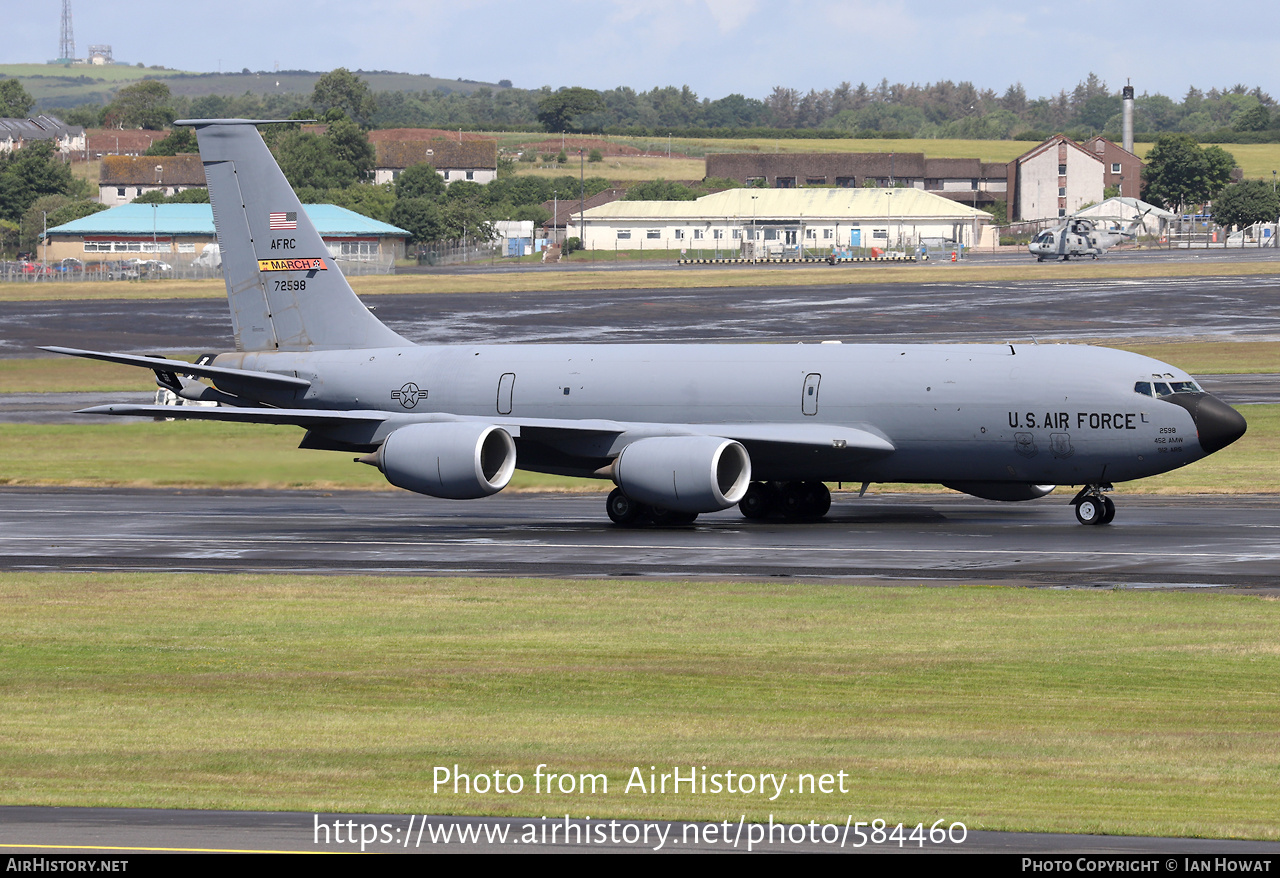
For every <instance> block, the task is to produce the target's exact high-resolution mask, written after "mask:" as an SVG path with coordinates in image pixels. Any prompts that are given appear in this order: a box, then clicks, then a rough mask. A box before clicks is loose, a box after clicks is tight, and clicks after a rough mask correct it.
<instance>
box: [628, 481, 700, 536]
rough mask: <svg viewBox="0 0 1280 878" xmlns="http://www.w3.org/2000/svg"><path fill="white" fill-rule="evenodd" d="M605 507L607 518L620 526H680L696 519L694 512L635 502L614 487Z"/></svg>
mask: <svg viewBox="0 0 1280 878" xmlns="http://www.w3.org/2000/svg"><path fill="white" fill-rule="evenodd" d="M605 508H606V509H607V510H608V511H609V519H610V520H611V521H612V522H613V523H614V524H617V525H621V526H622V527H641V526H643V525H646V524H652V525H656V526H658V527H682V526H685V525H690V524H693V523H694V522H695V521H697V519H698V513H696V512H676V511H675V510H672V509H662V508H660V507H657V506H649V505H647V504H645V503H637V502H636V501H635V500H632V499H631V498H630V497H628V496H627V495H626V494H624V493H622V489H621V488H614V489H613V490H612V491H610V492H609V499H608V500H606V501H605Z"/></svg>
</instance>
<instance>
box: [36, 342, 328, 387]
mask: <svg viewBox="0 0 1280 878" xmlns="http://www.w3.org/2000/svg"><path fill="white" fill-rule="evenodd" d="M40 350H42V351H49V352H50V353H53V354H67V355H68V356H72V357H85V358H87V359H90V360H102V361H104V362H107V363H120V364H121V365H124V366H141V367H142V368H144V369H151V370H152V371H154V372H157V373H159V372H172V373H174V374H176V375H199V376H200V377H202V378H211V379H213V381H214V382H217V380H218V379H219V378H222V379H224V380H225V381H227V382H231V383H234V384H237V385H238V386H240V387H255V388H260V389H263V390H274V391H288V392H290V393H300V392H302V391H304V390H306V389H307V388H308V387H310V386H311V382H310V381H307V380H306V379H305V378H295V377H294V376H292V375H277V374H276V373H274V372H251V371H248V370H245V369H228V368H226V367H224V366H198V365H196V364H195V363H187V362H184V361H183V360H166V359H164V358H163V357H142V356H137V355H135V354H109V353H103V352H101V351H82V350H78V349H77V348H61V347H54V346H46V347H41V348H40Z"/></svg>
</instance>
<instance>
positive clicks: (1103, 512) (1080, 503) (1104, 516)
mask: <svg viewBox="0 0 1280 878" xmlns="http://www.w3.org/2000/svg"><path fill="white" fill-rule="evenodd" d="M1110 490H1111V485H1109V484H1108V485H1085V486H1084V487H1083V488H1081V489H1080V493H1078V494H1076V496H1075V499H1073V500H1072V501H1071V503H1072V505H1074V506H1075V507H1076V521H1078V522H1080V523H1081V524H1110V523H1111V519H1113V518H1115V517H1116V504H1115V503H1113V502H1112V500H1111V498H1110V497H1108V496H1106V495H1105V494H1103V493H1102V492H1103V491H1110Z"/></svg>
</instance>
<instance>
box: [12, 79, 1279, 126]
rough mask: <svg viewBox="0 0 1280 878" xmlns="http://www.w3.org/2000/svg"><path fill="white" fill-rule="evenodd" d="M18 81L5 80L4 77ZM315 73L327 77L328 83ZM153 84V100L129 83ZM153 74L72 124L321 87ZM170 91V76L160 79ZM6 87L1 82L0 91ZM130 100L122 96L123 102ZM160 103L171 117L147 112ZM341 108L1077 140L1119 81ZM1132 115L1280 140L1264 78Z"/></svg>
mask: <svg viewBox="0 0 1280 878" xmlns="http://www.w3.org/2000/svg"><path fill="white" fill-rule="evenodd" d="M339 72H341V73H342V74H346V76H347V77H349V78H351V79H354V80H357V81H359V82H362V83H363V80H360V79H359V77H358V76H355V75H354V74H350V73H348V72H347V71H345V70H341V69H340V70H339V71H333V72H332V73H330V74H326V76H325V77H322V78H321V80H320V81H319V82H317V84H316V90H317V91H322V90H323V89H324V88H328V89H330V90H334V92H335V95H336V96H337V97H339V98H341V97H342V96H343V93H344V91H346V90H348V85H347V84H345V83H342V82H337V83H335V82H329V83H327V84H325V81H326V80H328V79H330V78H331V77H332V76H333V75H334V74H337V73H339ZM9 82H14V81H13V80H6V81H4V84H5V85H6V87H8V88H10V89H12V86H10V85H8V83H9ZM322 84H324V86H323V88H322ZM144 85H145V88H146V89H149V90H150V92H149V95H148V98H149V99H148V100H144V101H142V102H138V101H137V100H136V98H137V97H138V96H139V95H138V94H137V93H135V92H131V91H130V89H138V88H139V86H144ZM162 86H163V83H162V82H161V81H160V80H144V81H143V83H139V84H137V85H135V86H129V87H128V88H125V89H121V91H120V92H119V93H118V94H117V98H116V100H114V101H112V102H111V103H110V104H107V105H106V106H92V105H85V106H81V107H76V108H72V109H69V110H66V111H60V112H62V113H63V118H64V119H65V120H66V121H68V122H70V123H72V124H79V125H85V126H86V127H97V126H105V127H112V126H117V125H120V126H123V127H126V128H128V127H165V125H166V124H167V121H172V119H173V118H175V117H191V118H206V117H230V116H238V117H242V118H263V119H281V118H288V117H289V116H291V115H295V114H297V113H299V112H301V111H306V110H310V109H314V108H316V104H315V103H314V99H315V93H313V94H312V95H305V94H285V95H253V94H244V95H238V96H235V95H205V96H201V97H194V98H193V97H187V96H172V97H166V98H164V99H163V100H162V101H159V102H157V101H155V100H152V99H150V98H154V97H155V96H157V95H159V94H160V90H161V87H162ZM163 88H164V92H165V93H166V94H167V91H168V88H167V86H163ZM3 96H4V93H3V92H0V97H3ZM126 98H127V99H126ZM158 107H162V108H165V109H167V111H168V113H167V115H168V117H169V118H168V120H167V121H166V119H165V118H164V116H165V115H166V114H164V113H162V114H160V115H156V114H155V110H156V109H157V108H158ZM347 112H348V115H350V117H351V118H352V119H354V120H356V121H357V122H359V123H360V124H361V125H364V126H367V127H370V128H398V127H420V128H448V129H457V128H464V129H470V130H481V129H483V130H491V131H500V130H549V131H592V132H599V133H603V134H634V135H641V136H655V135H660V134H661V135H665V134H667V133H668V132H670V133H673V134H681V133H684V134H695V135H704V134H715V135H718V136H734V135H735V134H738V135H742V134H746V133H753V134H757V135H759V134H761V133H775V134H780V135H782V136H788V135H790V136H828V137H850V136H857V137H890V136H891V137H914V138H966V139H983V140H999V139H1019V140H1033V141H1038V140H1042V139H1044V138H1045V137H1048V136H1049V135H1052V134H1055V133H1058V132H1062V133H1066V134H1068V135H1070V136H1073V137H1076V138H1077V139H1085V138H1087V137H1090V136H1092V135H1094V134H1106V135H1108V136H1112V137H1113V139H1118V138H1119V132H1120V123H1121V96H1120V90H1119V89H1118V88H1117V89H1113V88H1112V87H1110V86H1109V85H1108V84H1107V83H1106V82H1105V81H1103V80H1102V79H1100V78H1099V77H1097V76H1096V75H1094V74H1092V73H1091V74H1089V76H1088V77H1087V78H1086V79H1085V80H1083V81H1081V82H1079V83H1077V85H1076V86H1075V87H1074V88H1073V89H1071V90H1067V89H1063V90H1061V91H1059V92H1058V94H1056V95H1053V96H1049V97H1038V98H1031V97H1029V96H1028V94H1027V92H1026V89H1025V88H1024V87H1023V86H1022V84H1021V83H1014V84H1013V85H1010V86H1008V87H1007V88H1006V89H1005V90H1004V91H1003V92H1001V93H998V92H996V91H994V90H992V89H982V88H979V87H977V86H975V85H974V84H973V83H972V82H967V81H965V82H958V83H956V82H952V81H950V80H943V81H941V82H934V83H925V84H923V85H921V84H918V83H890V82H889V81H888V80H887V79H882V80H881V81H880V82H879V83H878V84H875V85H868V84H867V83H859V84H858V85H856V86H855V85H852V84H851V83H849V82H842V83H840V84H839V85H837V86H835V87H833V88H828V89H822V90H817V89H810V90H809V91H808V92H803V91H801V90H799V89H794V88H789V87H786V86H777V87H775V88H774V89H773V90H772V92H770V94H768V95H767V96H765V97H764V98H762V99H757V98H751V97H746V96H744V95H741V94H731V95H727V96H725V97H722V98H716V99H711V98H705V97H699V96H698V94H697V93H696V92H694V91H693V90H692V89H691V88H690V87H689V86H687V85H686V86H666V87H662V88H653V89H650V90H648V91H636V90H635V89H632V88H629V87H627V86H620V87H618V88H614V89H609V90H606V91H597V90H593V89H585V88H581V87H570V88H562V89H558V90H552V89H551V88H549V87H546V86H544V87H542V88H540V89H519V88H497V89H494V88H487V87H485V88H479V89H475V90H474V91H470V92H465V93H464V92H462V91H451V90H449V89H448V88H446V87H441V88H437V89H435V90H434V91H423V92H379V93H372V92H369V91H368V87H367V85H366V86H365V97H364V101H363V106H361V107H352V108H348V110H347ZM1134 126H1135V130H1136V131H1137V132H1138V134H1139V135H1140V136H1139V139H1141V140H1154V139H1155V136H1156V135H1159V134H1162V133H1173V132H1178V133H1186V134H1191V135H1193V136H1195V137H1196V138H1197V139H1199V140H1201V141H1205V142H1251V141H1272V140H1280V112H1277V104H1276V101H1275V100H1274V99H1273V98H1272V97H1271V96H1270V95H1269V94H1267V93H1266V92H1264V91H1263V90H1262V89H1261V88H1258V87H1254V88H1249V87H1248V86H1246V85H1243V84H1237V85H1234V86H1230V87H1223V88H1210V89H1208V90H1207V91H1206V90H1202V89H1200V88H1196V87H1192V88H1189V89H1188V90H1187V92H1186V94H1185V95H1183V96H1182V98H1181V100H1175V99H1174V98H1171V97H1168V96H1166V95H1163V94H1160V93H1155V94H1149V93H1145V92H1144V93H1142V94H1141V95H1139V96H1138V97H1137V98H1136V99H1135V112H1134Z"/></svg>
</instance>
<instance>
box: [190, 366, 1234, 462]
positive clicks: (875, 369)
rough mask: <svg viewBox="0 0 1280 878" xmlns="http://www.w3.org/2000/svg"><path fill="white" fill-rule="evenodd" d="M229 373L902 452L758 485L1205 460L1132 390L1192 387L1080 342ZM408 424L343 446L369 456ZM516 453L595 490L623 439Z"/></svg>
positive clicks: (350, 397) (1192, 440) (337, 392)
mask: <svg viewBox="0 0 1280 878" xmlns="http://www.w3.org/2000/svg"><path fill="white" fill-rule="evenodd" d="M216 364H217V365H225V366H235V367H240V368H244V369H251V370H261V371H267V372H273V373H276V374H283V375H294V376H296V377H298V378H303V379H306V380H309V381H310V382H311V387H310V388H309V389H308V390H307V391H306V392H305V394H304V395H302V396H301V397H300V398H284V397H278V398H271V399H264V400H262V401H264V402H267V403H269V404H273V405H279V406H285V407H293V408H315V409H330V410H344V411H351V410H368V409H374V410H383V411H390V412H396V413H397V414H400V413H402V414H404V415H406V416H421V415H423V414H427V413H447V414H450V415H458V416H466V417H474V418H482V419H485V420H491V421H492V423H494V424H498V425H503V424H508V423H512V424H519V423H520V422H521V420H522V419H526V420H527V419H559V420H573V421H580V420H588V419H599V420H608V421H616V422H622V423H626V424H629V425H637V426H636V427H635V430H634V431H632V432H633V433H634V432H636V431H638V432H639V433H643V424H645V423H652V424H689V425H714V424H743V423H753V424H796V423H812V424H829V425H839V426H845V427H854V428H858V429H862V430H866V431H869V432H871V433H874V434H876V435H879V436H881V437H883V438H884V439H886V440H888V441H889V442H890V443H892V445H893V448H894V451H893V452H892V453H889V454H884V455H865V454H840V453H836V452H829V453H812V454H808V453H796V452H795V451H794V450H791V451H788V452H786V453H782V452H781V451H780V452H779V453H776V454H772V453H770V450H769V448H768V447H767V445H766V446H759V445H757V447H755V448H754V449H753V452H752V470H753V478H755V479H758V480H783V481H785V480H793V479H820V480H825V481H853V482H860V481H872V482H882V481H904V482H931V483H938V482H941V483H947V482H956V481H981V482H1016V483H1023V484H1061V485H1068V484H1076V485H1078V484H1098V483H1104V482H1112V481H1125V480H1129V479H1136V478H1142V477H1144V476H1150V475H1154V474H1157V473H1161V472H1165V471H1168V470H1171V469H1175V468H1177V467H1180V466H1184V465H1186V464H1188V463H1191V462H1192V461H1195V460H1198V459H1200V458H1201V457H1204V456H1205V455H1206V454H1207V453H1208V451H1206V450H1205V449H1203V448H1202V447H1201V445H1200V443H1199V442H1198V441H1197V429H1196V423H1195V421H1194V419H1193V417H1192V415H1191V413H1190V412H1189V410H1188V408H1187V407H1185V406H1184V405H1179V404H1174V403H1172V402H1170V401H1169V400H1168V399H1161V398H1157V397H1154V396H1150V395H1143V394H1140V393H1137V392H1135V383H1137V382H1151V381H1152V380H1153V376H1166V377H1163V378H1162V380H1174V381H1183V382H1190V381H1191V380H1192V379H1191V376H1189V375H1187V374H1186V373H1185V372H1183V371H1182V370H1180V369H1177V368H1175V367H1173V366H1170V365H1168V364H1166V363H1162V362H1160V361H1158V360H1154V359H1151V358H1149V357H1144V356H1140V355H1138V354H1133V353H1128V352H1125V351H1118V350H1112V349H1108V348H1097V347H1088V346H1080V345H841V344H830V343H828V344H796V345H769V344H760V345H468V346H424V347H397V348H378V349H367V350H334V351H311V352H271V353H235V354H223V355H221V356H219V357H218V358H217V360H216ZM1199 395H1200V396H1204V394H1199ZM402 423H403V421H400V420H398V419H392V420H389V421H388V422H386V423H384V424H381V425H379V426H377V427H376V428H374V427H371V428H368V429H369V430H371V431H372V432H369V433H367V434H359V432H358V430H357V431H356V432H354V433H353V432H351V431H350V430H347V431H346V432H345V433H342V432H341V431H337V430H335V431H330V433H331V435H330V438H334V439H341V440H342V441H344V442H348V443H350V444H352V445H361V444H365V445H374V444H377V443H378V442H380V441H381V440H382V439H383V438H385V436H386V435H387V434H388V433H389V432H390V431H391V430H394V429H395V428H396V427H398V426H400V425H401V424H402ZM322 432H323V431H322ZM518 444H519V449H520V457H519V463H518V465H519V467H520V468H522V469H532V470H544V471H550V472H563V473H570V474H578V475H589V474H591V473H593V472H594V471H595V470H597V469H598V468H599V466H600V465H601V462H602V461H607V460H608V458H609V457H610V456H612V455H613V454H616V450H615V448H616V447H617V446H618V445H620V444H625V439H624V440H622V441H621V442H619V441H618V440H616V439H615V440H611V444H610V443H607V444H604V445H593V444H592V443H591V442H590V441H588V440H585V439H584V441H583V442H582V443H581V447H580V448H579V449H577V450H571V451H569V452H565V451H564V450H563V449H560V450H558V451H557V452H556V453H555V454H554V455H550V456H548V454H547V453H546V450H545V449H542V448H539V447H538V444H537V442H536V433H534V434H531V433H530V432H529V431H526V432H525V434H523V438H522V439H521V440H519V441H518ZM1210 450H1212V449H1210Z"/></svg>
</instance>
